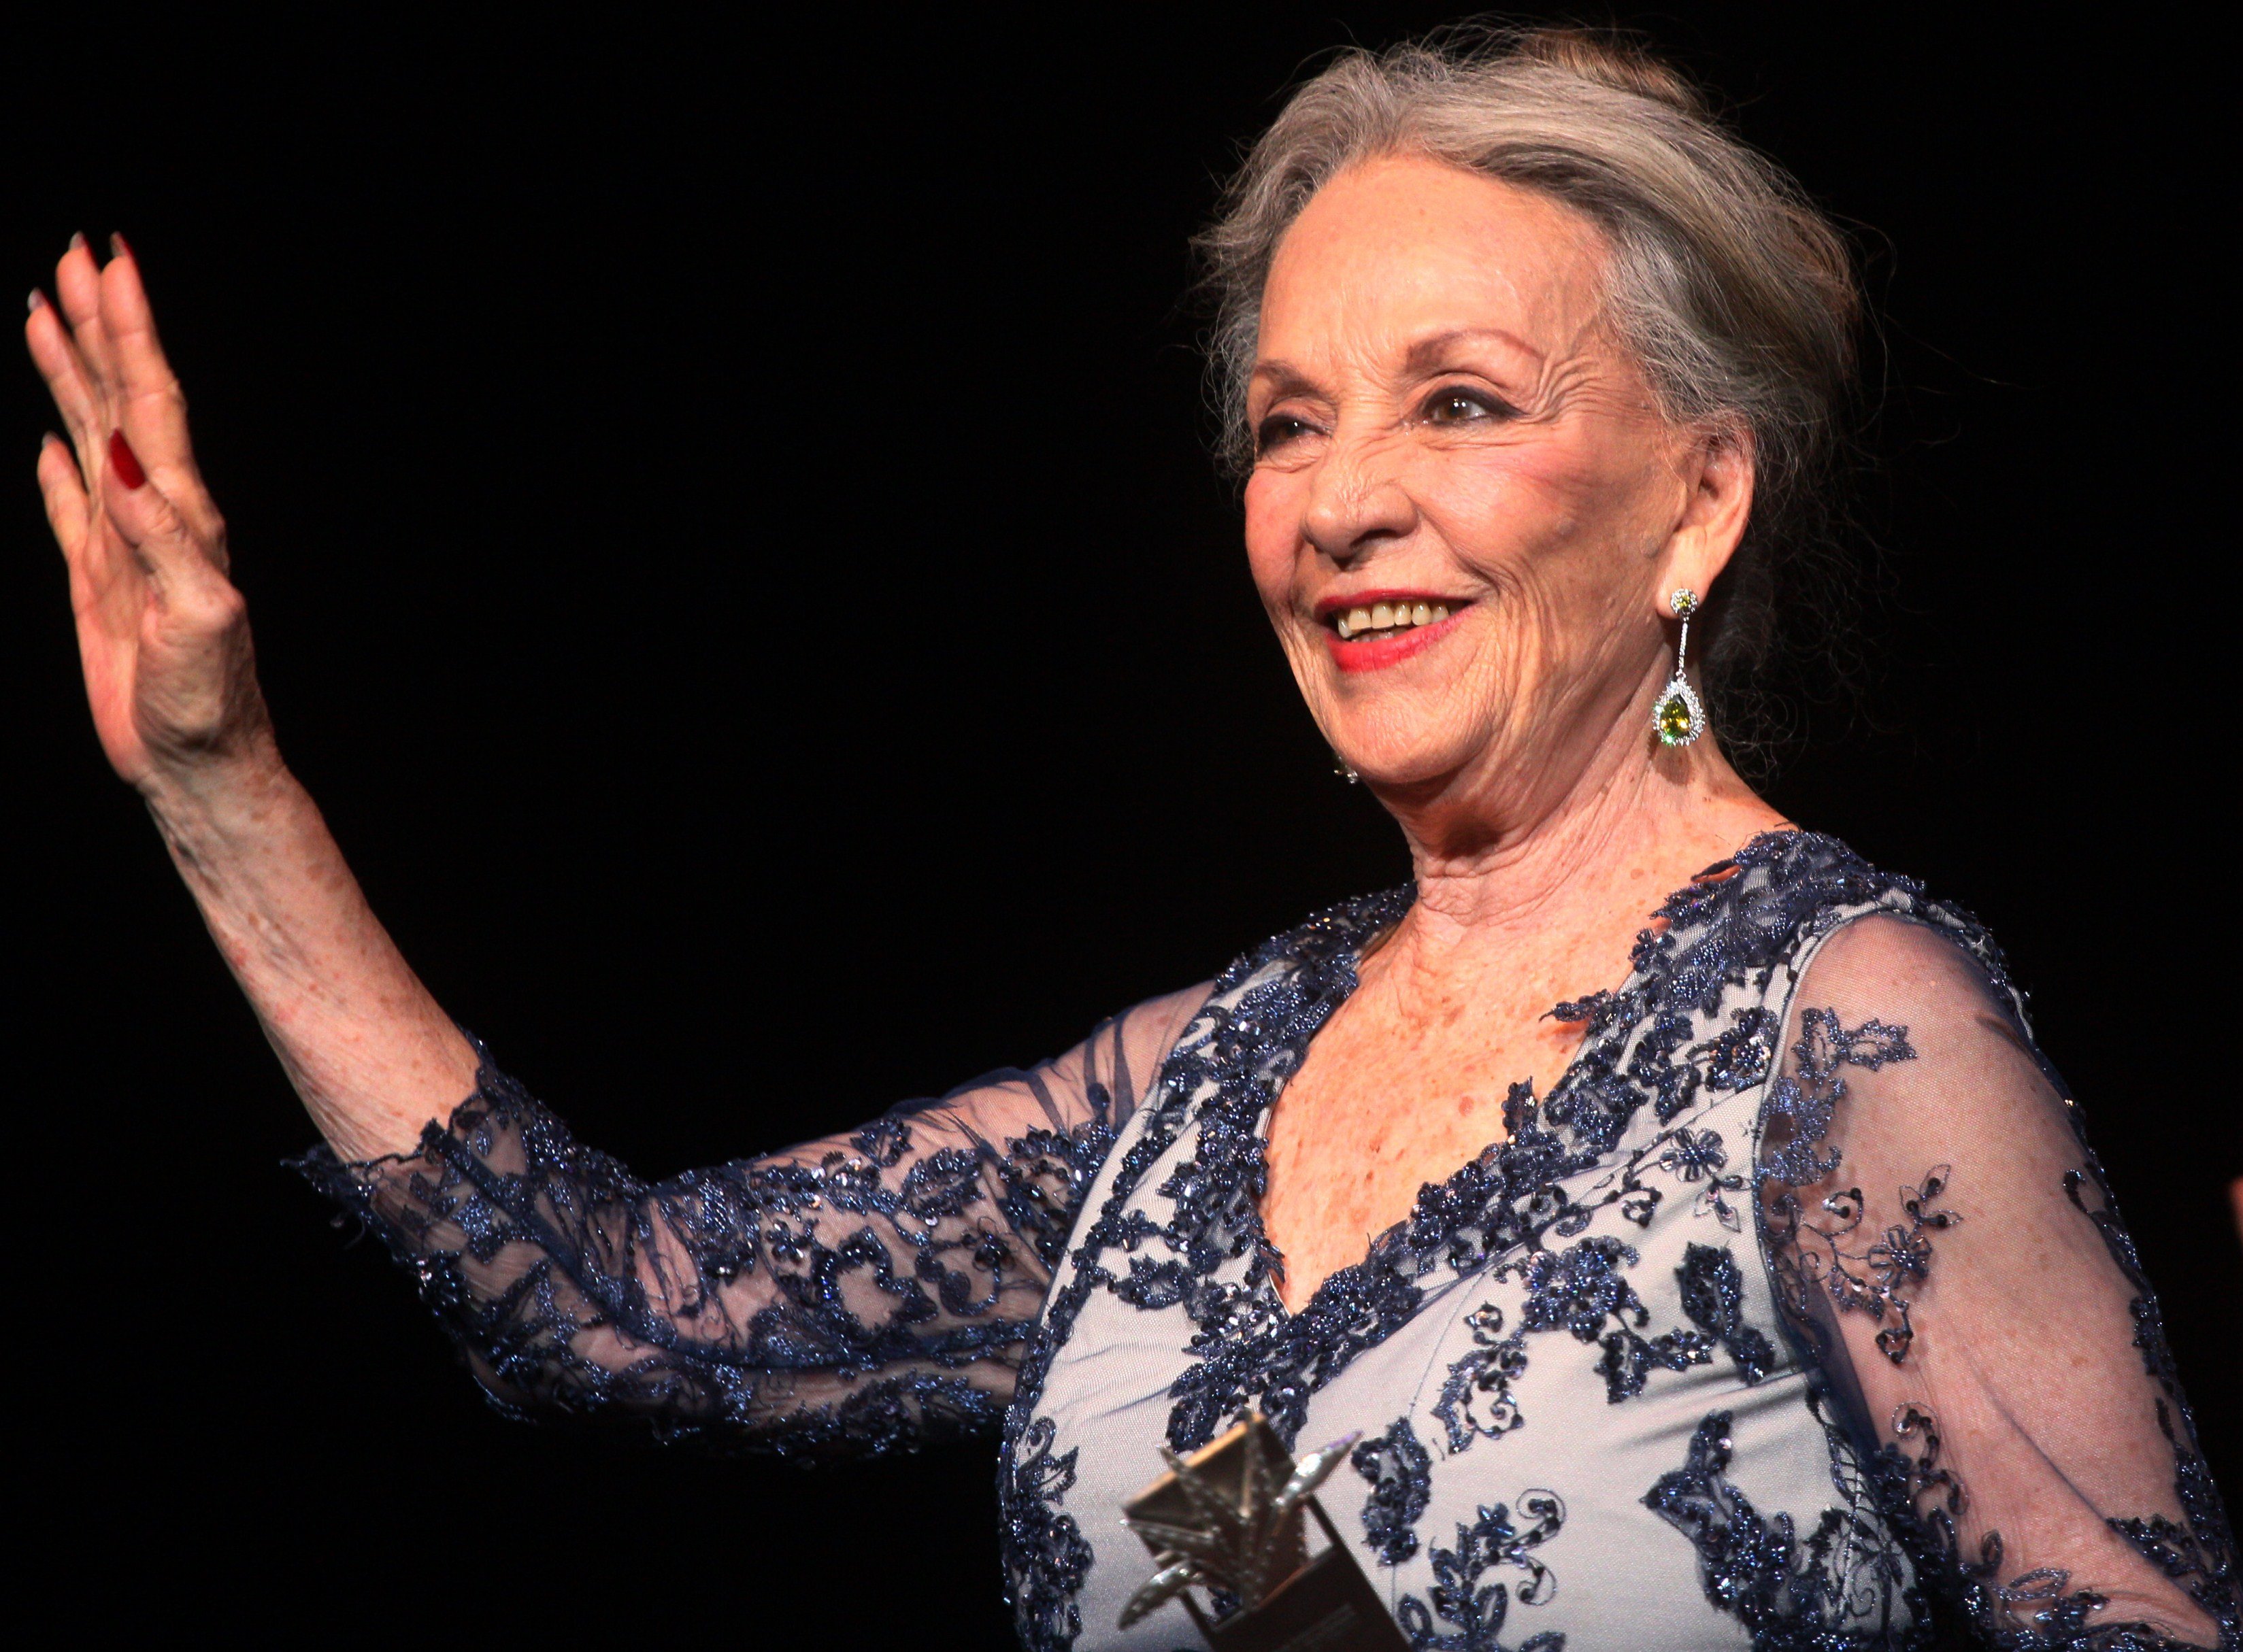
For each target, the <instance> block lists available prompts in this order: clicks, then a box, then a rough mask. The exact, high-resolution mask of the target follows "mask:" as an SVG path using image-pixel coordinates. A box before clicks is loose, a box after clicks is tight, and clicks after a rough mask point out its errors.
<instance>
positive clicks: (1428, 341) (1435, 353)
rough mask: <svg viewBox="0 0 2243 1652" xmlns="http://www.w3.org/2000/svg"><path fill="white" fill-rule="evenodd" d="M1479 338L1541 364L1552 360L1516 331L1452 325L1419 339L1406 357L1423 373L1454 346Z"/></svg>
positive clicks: (1412, 366) (1413, 366)
mask: <svg viewBox="0 0 2243 1652" xmlns="http://www.w3.org/2000/svg"><path fill="white" fill-rule="evenodd" d="M1476 339H1494V340H1495V341H1496V342H1498V343H1499V344H1506V345H1509V346H1511V347H1512V349H1514V350H1517V351H1519V352H1520V353H1523V354H1526V355H1529V356H1532V358H1533V359H1534V362H1535V365H1536V366H1540V365H1541V364H1542V363H1543V362H1545V361H1546V360H1547V359H1549V358H1548V357H1547V355H1546V354H1545V353H1543V352H1542V351H1540V350H1538V349H1536V348H1535V347H1534V346H1532V345H1531V344H1529V343H1527V342H1526V339H1522V338H1520V337H1519V335H1518V334H1517V333H1515V332H1510V331H1508V330H1506V329H1505V328H1502V327H1452V328H1450V329H1449V330H1448V331H1447V332H1436V333H1434V334H1432V335H1431V337H1429V338H1424V339H1418V341H1417V343H1415V344H1413V345H1411V346H1410V351H1409V354H1408V355H1407V356H1406V357H1405V358H1404V359H1405V360H1407V361H1408V362H1409V364H1410V366H1411V368H1412V369H1414V370H1416V371H1418V372H1423V371H1424V370H1425V368H1427V367H1429V366H1431V365H1432V364H1433V363H1434V361H1435V360H1437V359H1438V358H1440V357H1441V356H1443V355H1445V354H1446V353H1448V351H1449V348H1450V346H1452V345H1458V344H1469V343H1472V342H1473V341H1474V340H1476Z"/></svg>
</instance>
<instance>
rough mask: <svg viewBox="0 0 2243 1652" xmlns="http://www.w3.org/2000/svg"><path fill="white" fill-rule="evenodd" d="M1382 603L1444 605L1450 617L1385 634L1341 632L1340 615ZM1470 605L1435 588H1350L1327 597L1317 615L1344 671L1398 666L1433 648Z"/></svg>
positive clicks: (1429, 606)
mask: <svg viewBox="0 0 2243 1652" xmlns="http://www.w3.org/2000/svg"><path fill="white" fill-rule="evenodd" d="M1382 602H1383V603H1384V604H1385V605H1386V606H1387V607H1389V608H1404V607H1407V608H1418V607H1421V606H1422V607H1425V608H1433V607H1440V608H1447V609H1448V611H1449V617H1448V618H1447V619H1445V620H1438V621H1432V622H1431V623H1428V624H1425V625H1413V626H1411V627H1410V628H1408V629H1406V630H1399V631H1392V632H1390V633H1388V634H1387V635H1384V636H1377V637H1350V638H1343V637H1342V636H1341V635H1339V630H1338V628H1337V623H1336V622H1337V620H1338V618H1339V616H1341V615H1342V614H1346V613H1348V612H1350V611H1351V610H1352V609H1355V608H1376V607H1377V606H1378V604H1380V603H1382ZM1471 606H1472V603H1471V601H1469V600H1468V599H1463V598H1458V597H1452V596H1445V595H1443V594H1440V593H1438V592H1434V591H1397V590H1384V591H1351V592H1349V593H1347V594H1345V595H1344V596H1328V597H1325V598H1324V599H1323V600H1322V601H1319V602H1317V605H1316V608H1315V614H1316V616H1317V620H1318V621H1321V622H1322V623H1323V625H1324V628H1325V638H1324V643H1325V646H1326V647H1327V648H1330V650H1331V656H1332V662H1333V663H1334V664H1336V665H1337V666H1338V667H1339V668H1340V669H1341V670H1343V671H1377V670H1381V669H1384V668H1385V667H1387V666H1391V665H1399V664H1400V663H1401V662H1402V661H1404V660H1407V659H1409V658H1410V657H1411V656H1412V655H1418V654H1422V653H1424V652H1425V650H1426V649H1427V648H1431V647H1432V645H1433V644H1434V643H1436V642H1438V641H1440V640H1441V638H1443V637H1445V636H1446V635H1448V634H1449V630H1450V628H1452V626H1454V625H1455V624H1456V622H1457V621H1458V618H1459V617H1460V616H1461V615H1462V614H1463V612H1464V610H1465V609H1466V608H1470V607H1471Z"/></svg>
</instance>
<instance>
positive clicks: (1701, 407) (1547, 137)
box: [1197, 29, 1862, 743]
mask: <svg viewBox="0 0 2243 1652" xmlns="http://www.w3.org/2000/svg"><path fill="white" fill-rule="evenodd" d="M1396 153H1403V154H1419V155H1425V156H1428V157H1430V158H1433V159H1436V160H1440V161H1444V162H1446V163H1448V164H1450V165H1455V166H1458V167H1462V168H1465V169H1466V170H1468V171H1475V172H1478V173H1480V174H1482V175H1483V176H1485V177H1489V178H1499V179H1501V180H1502V181H1504V182H1505V183H1507V184H1511V185H1516V186H1518V187H1520V188H1523V189H1529V190H1532V191H1536V192H1538V193H1539V194H1541V195H1544V196H1546V197H1548V198H1551V199H1553V200H1556V201H1558V202H1560V203H1562V204H1563V205H1567V206H1570V207H1572V208H1573V209H1574V210H1575V211H1576V212H1580V214H1581V215H1582V216H1583V217H1585V218H1587V219H1589V220H1590V221H1591V222H1592V223H1593V224H1594V225H1597V227H1598V228H1599V229H1600V231H1601V232H1603V234H1604V236H1605V238H1606V242H1607V243H1608V245H1609V247H1610V252H1611V256H1610V262H1609V265H1608V274H1607V277H1606V292H1605V293H1604V295H1603V299H1604V307H1605V314H1606V319H1607V321H1608V322H1609V324H1610V325H1611V326H1612V327H1613V332H1614V333H1615V334H1616V336H1617V337H1618V338H1619V339H1620V341H1621V343H1622V345H1623V346H1625V347H1626V348H1627V349H1628V350H1629V351H1630V352H1631V353H1633V355H1634V357H1635V358H1636V359H1637V361H1638V362H1639V363H1640V366H1641V368H1642V370H1643V372H1644V374H1645V377H1646V378H1647V380H1648V381H1649V383H1650V385H1651V387H1652V390H1653V392H1654V394H1655V395H1656V396H1657V397H1658V399H1659V402H1660V408H1661V411H1662V412H1663V413H1664V414H1665V415H1666V416H1667V418H1668V419H1670V420H1674V422H1676V423H1678V424H1683V425H1703V426H1712V427H1714V428H1721V427H1724V426H1726V427H1727V428H1728V429H1730V430H1732V431H1734V432H1737V433H1741V434H1745V435H1747V436H1748V438H1749V440H1750V441H1751V444H1752V450H1753V454H1754V464H1755V503H1754V509H1753V520H1752V522H1751V524H1750V525H1749V526H1748V527H1747V529H1746V534H1745V538H1744V541H1743V542H1742V543H1741V545H1740V546H1739V547H1738V549H1737V553H1736V554H1735V556H1734V558H1733V559H1732V560H1731V562H1730V565H1729V567H1728V569H1727V570H1725V572H1724V573H1723V574H1722V577H1721V579H1720V580H1719V581H1716V582H1715V586H1714V590H1713V592H1711V593H1710V594H1708V601H1707V604H1706V609H1705V614H1704V624H1703V630H1704V632H1705V635H1706V643H1705V647H1704V652H1703V653H1702V654H1701V655H1698V657H1699V659H1700V660H1701V663H1702V671H1703V676H1704V682H1705V685H1706V687H1707V689H1708V694H1709V695H1711V696H1713V697H1714V698H1715V699H1716V700H1717V701H1720V702H1733V703H1732V707H1731V709H1732V712H1733V714H1734V712H1735V711H1736V710H1740V709H1741V707H1740V706H1737V705H1735V704H1734V702H1737V701H1738V700H1739V699H1740V698H1741V689H1742V688H1743V684H1742V679H1743V678H1745V677H1746V676H1748V675H1750V673H1751V672H1752V671H1753V669H1754V668H1756V667H1757V666H1759V665H1760V664H1761V661H1762V660H1763V659H1764V658H1765V657H1766V656H1767V655H1768V652H1769V650H1770V648H1771V646H1772V644H1773V642H1774V641H1775V629H1776V623H1775V622H1776V620H1777V617H1778V614H1777V606H1778V605H1777V602H1776V588H1777V585H1778V583H1779V581H1778V578H1777V575H1778V573H1779V565H1780V564H1782V563H1783V562H1786V561H1798V560H1800V558H1801V557H1802V555H1803V556H1804V557H1806V558H1808V559H1809V560H1812V559H1813V558H1814V557H1815V553H1816V552H1817V551H1818V549H1820V548H1822V545H1823V543H1824V542H1825V541H1827V539H1828V527H1829V517H1828V514H1827V507H1826V501H1825V499H1824V497H1823V489H1822V482H1823V481H1824V480H1825V478H1826V473H1827V472H1828V469H1829V460H1831V458H1832V457H1833V455H1834V453H1835V451H1836V449H1837V447H1838V446H1839V441H1840V433H1841V426H1842V413H1843V412H1844V411H1845V409H1846V406H1847V405H1848V401H1849V393H1850V390H1851V386H1852V382H1853V373H1854V336H1855V328H1856V322H1857V320H1858V319H1859V316H1860V313H1861V309H1862V305H1861V293H1860V288H1859V286H1858V285H1857V283H1856V278H1855V274H1854V268H1853V261H1852V259H1851V258H1850V257H1849V252H1848V249H1847V246H1846V244H1845V242H1844V241H1843V240H1842V238H1840V237H1839V235H1838V233H1837V232H1836V231H1835V229H1834V228H1833V227H1832V226H1831V225H1830V223H1829V220H1828V219H1827V218H1824V217H1823V215H1822V213H1821V212H1819V211H1818V210H1817V209H1816V208H1815V205H1813V204H1812V203H1811V202H1810V201H1809V199H1808V198H1807V196H1806V194H1805V192H1804V191H1802V189H1801V188H1800V186H1799V185H1798V184H1797V183H1796V182H1795V181H1794V180H1793V179H1792V178H1791V177H1790V176H1789V174H1788V173H1787V172H1785V171H1783V170H1782V168H1781V167H1779V166H1777V165H1775V163H1774V162H1773V161H1771V160H1769V159H1768V158H1766V157H1765V156H1763V155H1761V154H1760V153H1758V152H1757V151H1754V150H1752V149H1750V148H1748V147H1747V146H1746V145H1745V144H1744V143H1743V142H1741V140H1740V139H1738V138H1735V137H1734V136H1733V135H1732V134H1731V133H1730V132H1728V131H1727V130H1725V129H1724V128H1723V126H1722V125H1721V124H1720V123H1719V122H1718V121H1716V120H1715V119H1714V117H1713V116H1712V115H1711V114H1710V113H1709V112H1708V109H1707V105H1706V104H1705V101H1704V99H1703V98H1702V97H1701V96H1700V95H1699V93H1698V92H1697V91H1696V90H1695V89H1694V87H1693V86H1692V85H1691V84H1689V83H1688V82H1687V81H1686V80H1684V79H1683V78H1682V77H1681V75H1679V74H1678V73H1676V72H1675V71H1674V70H1672V69H1670V68H1668V67H1667V65H1665V64H1661V63H1660V62H1658V61H1657V60H1655V59H1654V58H1652V57H1649V56H1648V55H1647V54H1646V53H1645V52H1644V51H1642V50H1640V49H1639V48H1637V47H1635V46H1634V45H1633V44H1630V43H1629V42H1627V40H1626V39H1624V38H1623V37H1618V36H1614V35H1611V34H1606V33H1599V32H1591V31H1588V30H1579V29H1536V30H1524V31H1491V30H1465V31H1458V32H1453V33H1450V34H1446V35H1444V36H1439V37H1434V38H1433V39H1431V40H1428V41H1424V42H1417V43H1411V44H1404V45H1400V46H1396V47H1393V48H1391V50H1386V51H1384V52H1378V53H1373V52H1370V51H1365V50H1349V51H1346V52H1344V53H1342V54H1341V55H1340V56H1339V57H1337V58H1336V59H1335V60H1334V61H1333V62H1332V63H1331V64H1330V65H1329V66H1328V67H1327V68H1325V69H1324V71H1323V72H1321V73H1320V74H1318V75H1317V76H1316V77H1315V78H1314V79H1312V80H1310V81H1309V82H1308V83H1306V84H1304V85H1303V86H1302V87H1301V88H1300V89H1299V90H1298V91H1296V92H1294V93H1293V95H1292V97H1291V98H1290V100H1289V101H1288V102H1287V103H1286V104H1285V107H1284V110H1283V112H1282V113H1280V114H1279V115H1278V117H1277V118H1276V121H1275V123H1273V124H1271V126H1270V130H1269V131H1266V132H1264V133H1263V135H1262V137H1261V139H1260V140H1259V141H1258V142H1257V143H1256V144H1255V145H1254V147H1253V149H1252V151H1250V152H1249V154H1248V156H1247V158H1246V160H1245V163H1244V165H1242V166H1241V167H1240V168H1239V170H1238V171H1237V173H1236V176H1235V177H1234V178H1232V179H1231V181H1230V184H1229V187H1228V189H1227V190H1226V191H1225V193H1224V197H1223V208H1222V216H1221V217H1220V218H1218V219H1217V221H1216V223H1215V224H1214V225H1211V226H1210V227H1209V229H1208V230H1207V231H1205V232H1203V233H1202V235H1201V236H1200V237H1199V238H1198V242H1197V245H1198V247H1199V249H1200V251H1201V252H1202V256H1203V257H1204V259H1205V260H1206V265H1207V272H1208V278H1209V285H1210V286H1211V287H1212V289H1213V291H1214V295H1215V299H1216V318H1215V326H1214V331H1213V333H1212V335H1211V337H1210V338H1209V341H1208V344H1209V367H1210V371H1211V374H1212V378H1213V385H1214V389H1215V392H1216V396H1217V399H1218V403H1219V406H1220V408H1221V411H1222V416H1223V451H1224V457H1225V458H1226V460H1228V461H1229V463H1230V465H1231V466H1232V467H1234V468H1236V470H1237V471H1239V472H1241V473H1243V471H1244V470H1245V469H1247V468H1249V467H1250V466H1251V464H1252V462H1253V435H1252V433H1251V432H1250V431H1249V429H1248V428H1247V426H1246V417H1245V405H1246V384H1247V378H1248V375H1249V373H1250V372H1251V370H1252V367H1253V364H1254V357H1255V350H1256V330H1257V328H1258V326H1259V322H1260V310H1261V303H1262V289H1263V283H1264V282H1265V281H1266V280H1267V279H1268V278H1269V273H1270V261H1271V259H1272V258H1273V257H1274V256H1275V254H1276V248H1277V244H1278V242H1279V240H1280V239H1281V238H1283V235H1284V233H1285V231H1286V230H1287V229H1288V228H1289V227H1290V225H1291V224H1292V222H1293V220H1294V219H1295V218H1297V217H1298V216H1299V215H1300V212H1301V211H1302V209H1303V207H1305V206H1306V205H1308V202H1309V198H1310V197H1311V196H1312V195H1314V194H1315V193H1316V192H1317V190H1318V189H1320V188H1322V187H1323V186H1324V184H1325V183H1327V182H1328V181H1329V180H1330V179H1331V178H1333V177H1334V176H1336V175H1337V174H1338V173H1339V172H1342V171H1345V170H1346V169H1347V168H1349V167H1350V166H1352V165H1356V164H1357V163H1358V162H1361V161H1364V160H1367V159H1370V158H1373V157H1376V156H1381V155H1390V154H1396ZM1783 582H1784V583H1787V584H1788V583H1790V581H1783ZM1693 652H1694V653H1696V652H1697V651H1696V650H1694V651H1693ZM1717 718H1718V707H1717ZM1728 732H1729V734H1730V735H1732V737H1733V738H1732V743H1734V736H1735V735H1738V734H1740V733H1748V731H1747V730H1744V729H1740V728H1739V726H1738V719H1737V717H1736V716H1735V715H1731V717H1730V718H1729V729H1728ZM1748 743H1749V738H1748Z"/></svg>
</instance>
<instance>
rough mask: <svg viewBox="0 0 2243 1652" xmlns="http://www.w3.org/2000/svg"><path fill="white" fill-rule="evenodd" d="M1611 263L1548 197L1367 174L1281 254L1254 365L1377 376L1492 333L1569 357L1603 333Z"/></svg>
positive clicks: (1461, 181) (1451, 179)
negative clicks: (1361, 370)
mask: <svg viewBox="0 0 2243 1652" xmlns="http://www.w3.org/2000/svg"><path fill="white" fill-rule="evenodd" d="M1607 256H1608V254H1607V249H1606V241H1605V238H1604V236H1603V234H1602V233H1601V232H1600V231H1599V230H1598V229H1597V228H1596V226H1595V225H1593V224H1591V223H1590V222H1589V221H1588V220H1587V219H1586V218H1583V217H1582V216H1581V215H1580V213H1579V212H1575V211H1574V210H1573V209H1572V208H1570V207H1567V206H1565V205H1560V204H1559V203H1558V202H1556V201H1553V200H1552V199H1550V198H1548V197H1547V196H1544V195H1539V194H1537V193H1535V192H1534V191H1531V190H1525V189H1520V188H1518V187H1517V186H1515V185H1510V184H1505V183H1503V182H1501V181H1500V180H1499V179H1496V178H1487V177H1484V176H1482V175H1481V174H1479V173H1477V172H1471V171H1465V170H1464V169H1463V168H1460V167H1457V166H1452V165H1447V164H1445V163H1444V162H1440V161H1436V160H1431V159H1427V158H1422V157H1418V156H1406V157H1404V156H1389V157H1382V158H1377V159H1374V160H1371V161H1366V162H1363V163H1360V164H1358V165H1355V166H1352V167H1350V168H1349V169H1348V170H1346V171H1343V172H1341V173H1340V174H1339V175H1338V176H1337V177H1336V178H1333V179H1332V180H1331V181H1330V183H1328V184H1326V185H1324V187H1323V188H1322V189H1320V190H1318V191H1317V193H1316V194H1315V195H1314V196H1313V197H1312V198H1310V201H1309V204H1308V205H1307V206H1306V207H1304V208H1303V209H1302V212H1301V214H1300V216H1299V217H1298V218H1295V219H1294V220H1293V222H1292V224H1291V225H1290V226H1289V227H1288V228H1287V230H1286V232H1285V233H1284V236H1283V238H1281V239H1280V240H1279V242H1278V243H1277V248H1276V254H1275V256H1274V257H1273V258H1272V259H1271V260H1270V277H1269V280H1268V281H1267V283H1266V284H1265V285H1264V286H1263V292H1262V306H1261V323H1260V328H1259V332H1258V336H1257V339H1256V356H1257V358H1258V359H1260V360H1262V361H1270V360H1275V359H1282V360H1284V361H1286V362H1289V363H1291V364H1293V365H1294V366H1299V367H1303V368H1306V369H1310V370H1317V369H1318V368H1319V367H1323V368H1327V369H1330V368H1337V367H1338V366H1341V365H1342V364H1343V362H1344V361H1346V360H1353V361H1356V362H1357V363H1359V364H1361V365H1365V366H1371V365H1375V364H1377V363H1378V362H1382V361H1387V362H1398V361H1399V360H1401V359H1403V358H1404V357H1405V356H1406V355H1407V354H1408V353H1409V350H1410V346H1411V344H1412V342H1413V341H1416V340H1418V339H1425V338H1428V337H1432V336H1437V335H1440V334H1445V333H1458V332H1501V333H1507V334H1510V335H1512V336H1513V337H1515V338H1516V339H1519V341H1520V343H1521V345H1522V346H1525V347H1526V348H1528V349H1530V350H1532V352H1534V353H1538V354H1540V355H1544V356H1546V357H1555V356H1560V355H1566V354H1570V353H1575V352H1578V351H1580V350H1582V349H1584V348H1586V347H1588V343H1587V340H1588V339H1590V337H1591V335H1593V332H1594V331H1595V326H1596V323H1597V320H1598V318H1599V315H1600V311H1601V306H1602V301H1603V292H1604V284H1603V281H1604V271H1605V265H1606V258H1607Z"/></svg>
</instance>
